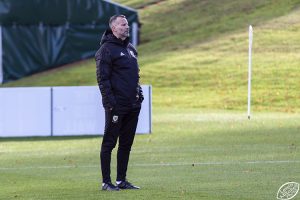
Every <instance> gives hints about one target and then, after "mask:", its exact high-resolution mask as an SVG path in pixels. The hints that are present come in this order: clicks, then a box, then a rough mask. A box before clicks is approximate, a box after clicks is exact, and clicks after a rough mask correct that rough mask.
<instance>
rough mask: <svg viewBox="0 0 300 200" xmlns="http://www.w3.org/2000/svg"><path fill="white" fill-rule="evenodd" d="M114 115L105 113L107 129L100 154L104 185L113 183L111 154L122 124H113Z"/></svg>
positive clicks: (109, 112) (110, 112)
mask: <svg viewBox="0 0 300 200" xmlns="http://www.w3.org/2000/svg"><path fill="white" fill-rule="evenodd" d="M113 114H114V113H113V112H112V111H108V110H106V111H105V128H104V136H103V140H102V145H101V152H100V160H101V172H102V179H103V182H104V183H107V182H111V177H110V163H111V152H112V150H113V148H114V147H115V146H116V143H117V139H118V135H119V130H120V125H121V123H115V122H113ZM118 121H120V119H118Z"/></svg>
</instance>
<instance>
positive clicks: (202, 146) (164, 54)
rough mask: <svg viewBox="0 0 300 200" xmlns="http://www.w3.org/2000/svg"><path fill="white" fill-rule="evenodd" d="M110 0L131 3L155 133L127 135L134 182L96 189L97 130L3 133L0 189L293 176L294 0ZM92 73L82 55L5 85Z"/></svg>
mask: <svg viewBox="0 0 300 200" xmlns="http://www.w3.org/2000/svg"><path fill="white" fill-rule="evenodd" d="M118 2H121V3H125V4H126V5H129V6H134V7H135V8H138V9H139V13H140V18H141V22H142V23H143V26H142V35H141V36H142V44H141V45H140V46H139V47H138V49H139V55H140V57H139V62H140V66H141V77H142V83H143V84H151V85H152V86H153V109H154V113H153V134H151V135H139V136H137V137H136V140H135V144H134V146H133V150H132V155H131V159H130V166H129V171H128V178H129V180H132V181H133V182H134V183H136V184H137V185H140V186H141V187H142V189H141V190H139V191H121V192H119V193H107V192H101V191H99V187H100V181H101V175H100V166H99V149H100V144H101V140H102V138H101V137H100V138H99V137H68V138H66V137H55V138H27V139H26V138H20V139H17V138H15V139H14V138H8V139H4V138H1V139H0V158H1V160H0V161H1V162H0V174H1V175H0V183H1V188H0V199H39V200H40V199H55V200H57V199H64V200H65V199H72V200H73V199H155V200H160V199H161V200H165V199H187V200H190V199H204V200H206V199H209V200H215V199H220V200H232V199H239V200H252V199H276V193H277V190H278V189H279V187H280V186H281V185H282V184H283V183H285V182H288V181H296V182H300V175H299V173H298V172H299V167H300V152H299V141H300V138H299V137H300V134H299V133H300V125H299V121H300V115H299V112H300V101H299V99H300V92H299V88H300V76H299V75H298V74H299V70H298V68H299V59H300V56H299V55H300V46H299V41H300V34H299V32H300V9H299V5H300V1H299V0H287V1H282V0H252V1H239V0H224V1H223V0H222V1H221V0H214V1H207V0H201V1H196V0H168V1H156V0H153V1H147V5H146V3H145V1H141V0H130V1H125V0H119V1H118ZM153 2H158V3H153ZM148 3H150V4H151V5H148ZM152 3H153V4H152ZM249 24H252V25H253V27H254V43H253V80H252V83H253V89H252V96H253V98H252V104H253V106H252V111H253V118H252V119H251V120H247V119H246V112H245V111H246V105H247V67H248V66H247V63H248V60H247V59H248V55H247V52H248V33H247V31H248V30H247V29H248V25H249ZM95 84H96V77H95V62H94V60H93V59H90V60H86V61H83V62H80V63H75V64H71V65H68V66H64V67H61V68H57V69H54V70H50V71H47V72H43V73H39V74H36V75H33V76H30V77H27V78H23V79H21V80H19V81H15V82H11V83H7V84H4V85H3V86H4V87H15V86H18V87H19V86H57V85H95ZM115 156H116V155H115V152H114V153H113V159H112V160H113V163H112V168H113V170H112V177H113V179H114V178H115V175H116V174H115V168H116V166H115ZM280 161H288V162H280ZM192 164H194V166H193V165H192ZM294 199H299V194H298V196H297V197H295V198H294Z"/></svg>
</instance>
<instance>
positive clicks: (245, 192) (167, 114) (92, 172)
mask: <svg viewBox="0 0 300 200" xmlns="http://www.w3.org/2000/svg"><path fill="white" fill-rule="evenodd" d="M153 120H154V122H153V123H154V124H153V126H154V131H153V133H152V134H151V135H138V136H137V137H136V140H135V143H134V145H133V149H132V154H131V159H130V164H129V170H128V179H129V180H130V181H132V182H134V183H135V184H137V185H139V186H141V187H142V189H141V190H138V191H121V192H103V191H100V189H99V188H100V185H101V174H100V167H99V149H100V144H101V140H102V138H101V137H100V138H99V137H55V138H28V139H17V138H14V139H0V142H1V143H0V158H1V162H0V174H1V176H0V183H1V189H0V199H39V200H40V199H53V200H54V199H55V200H58V199H62V200H65V199H70V200H71V199H72V200H73V199H151V200H152V199H155V200H160V199H161V200H165V199H211V200H215V199H220V200H224V199H228V200H229V199H230V200H232V199H239V200H242V199H249V200H250V199H276V194H277V190H278V189H279V187H280V186H281V185H282V184H283V183H285V182H288V181H296V182H300V174H299V168H300V152H299V148H297V147H298V146H299V141H300V134H299V132H300V126H299V121H300V115H299V114H283V113H268V114H265V113H256V114H254V115H253V118H252V119H251V120H248V119H247V116H246V114H245V113H239V112H228V111H224V112H220V111H216V112H215V111H203V110H196V109H190V110H186V109H185V110H171V109H166V108H161V109H158V108H155V109H154V118H153ZM115 153H116V152H115V151H114V152H113V158H112V179H115V176H116V173H115V170H116V159H115V158H116V155H115ZM297 198H299V196H296V198H295V199H297Z"/></svg>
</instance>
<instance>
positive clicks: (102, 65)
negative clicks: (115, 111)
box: [95, 46, 116, 109]
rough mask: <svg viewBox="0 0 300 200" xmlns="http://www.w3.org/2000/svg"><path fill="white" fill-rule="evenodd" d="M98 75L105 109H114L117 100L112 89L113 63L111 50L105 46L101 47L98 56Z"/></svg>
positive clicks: (96, 57) (96, 58)
mask: <svg viewBox="0 0 300 200" xmlns="http://www.w3.org/2000/svg"><path fill="white" fill-rule="evenodd" d="M95 60H96V67H97V70H96V74H97V82H98V85H99V89H100V91H101V95H102V101H103V105H104V107H105V108H108V109H112V108H114V107H115V105H116V100H115V97H114V95H113V92H112V87H111V82H110V78H111V73H112V61H111V57H110V53H109V50H108V49H107V48H105V47H104V46H103V47H101V48H100V49H99V50H98V51H97V53H96V55H95Z"/></svg>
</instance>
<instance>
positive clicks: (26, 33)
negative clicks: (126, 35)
mask: <svg viewBox="0 0 300 200" xmlns="http://www.w3.org/2000/svg"><path fill="white" fill-rule="evenodd" d="M114 14H124V15H125V16H126V17H127V19H128V22H129V24H130V25H132V24H133V23H135V24H138V23H139V22H138V14H137V12H136V11H135V10H133V9H131V8H128V7H124V6H121V5H119V4H116V3H113V2H111V1H103V0H26V1H24V0H0V23H1V30H2V31H1V32H2V35H1V36H2V40H1V41H2V60H0V61H2V62H0V68H1V67H2V69H0V82H7V81H11V80H16V79H19V78H21V77H24V76H27V75H30V74H33V73H36V72H40V71H43V70H46V69H50V68H54V67H57V66H60V65H63V64H66V63H70V62H74V61H78V60H82V59H86V58H89V57H92V56H93V55H94V54H95V52H96V50H97V49H98V48H99V42H100V39H101V36H102V34H103V32H104V31H105V29H107V23H108V20H109V18H110V16H112V15H114ZM0 46H1V45H0ZM1 63H2V66H1ZM1 76H2V77H1ZM1 79H2V80H1Z"/></svg>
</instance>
